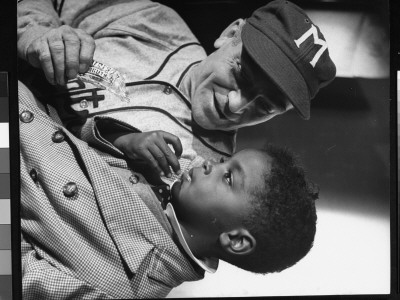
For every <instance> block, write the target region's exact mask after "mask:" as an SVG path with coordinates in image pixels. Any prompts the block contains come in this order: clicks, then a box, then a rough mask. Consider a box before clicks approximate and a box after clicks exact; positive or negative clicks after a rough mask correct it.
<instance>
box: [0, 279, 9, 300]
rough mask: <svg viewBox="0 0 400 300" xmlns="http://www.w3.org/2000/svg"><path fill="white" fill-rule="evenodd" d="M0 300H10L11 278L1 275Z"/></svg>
mask: <svg viewBox="0 0 400 300" xmlns="http://www.w3.org/2000/svg"><path fill="white" fill-rule="evenodd" d="M0 299H1V300H12V276H11V275H1V276H0Z"/></svg>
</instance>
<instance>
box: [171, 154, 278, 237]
mask: <svg viewBox="0 0 400 300" xmlns="http://www.w3.org/2000/svg"><path fill="white" fill-rule="evenodd" d="M271 161H272V159H271V158H270V157H269V156H268V155H267V154H266V153H264V152H262V151H259V150H243V151H240V152H238V153H236V154H235V155H234V156H232V158H230V159H229V160H226V161H225V162H220V163H216V162H210V161H206V162H205V163H204V164H203V166H202V167H197V168H193V169H191V170H190V171H189V172H188V173H184V174H183V175H182V179H181V181H178V182H176V183H175V184H174V185H173V187H172V201H171V203H172V205H173V206H174V210H175V212H176V215H177V217H178V220H179V222H180V223H182V224H186V225H189V226H190V227H191V228H194V229H196V231H199V232H204V233H207V234H213V233H217V234H219V233H221V232H223V231H227V230H231V229H234V228H236V227H238V226H240V224H241V221H242V220H243V218H245V217H246V216H247V214H248V213H249V211H250V209H251V207H252V206H251V203H250V199H251V194H250V193H251V192H252V191H253V190H254V189H255V188H256V187H262V186H263V185H264V176H263V175H264V174H265V173H267V172H270V169H271Z"/></svg>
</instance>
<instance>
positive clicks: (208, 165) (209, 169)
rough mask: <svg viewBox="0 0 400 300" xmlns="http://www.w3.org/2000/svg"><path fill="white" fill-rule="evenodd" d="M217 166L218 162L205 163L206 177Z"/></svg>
mask: <svg viewBox="0 0 400 300" xmlns="http://www.w3.org/2000/svg"><path fill="white" fill-rule="evenodd" d="M215 164H216V162H215V161H213V160H205V161H204V163H203V169H204V175H208V174H210V173H211V172H212V169H213V168H214V165H215Z"/></svg>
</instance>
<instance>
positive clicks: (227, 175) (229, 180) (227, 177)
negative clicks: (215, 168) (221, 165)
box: [224, 171, 232, 186]
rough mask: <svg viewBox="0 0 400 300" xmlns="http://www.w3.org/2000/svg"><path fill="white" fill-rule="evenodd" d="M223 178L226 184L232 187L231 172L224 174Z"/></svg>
mask: <svg viewBox="0 0 400 300" xmlns="http://www.w3.org/2000/svg"><path fill="white" fill-rule="evenodd" d="M224 178H225V180H226V182H227V183H228V184H229V185H230V186H232V172H231V171H228V172H226V173H225V174H224Z"/></svg>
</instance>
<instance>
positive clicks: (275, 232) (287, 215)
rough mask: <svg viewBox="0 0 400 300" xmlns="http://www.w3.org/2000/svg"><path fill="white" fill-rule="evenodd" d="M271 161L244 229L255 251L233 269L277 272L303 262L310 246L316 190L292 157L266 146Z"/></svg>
mask: <svg viewBox="0 0 400 300" xmlns="http://www.w3.org/2000/svg"><path fill="white" fill-rule="evenodd" d="M263 150H264V151H265V152H266V153H267V154H268V155H269V156H270V157H271V158H272V159H273V162H272V169H271V172H270V173H268V174H265V175H264V180H265V181H264V182H265V185H264V187H262V188H257V190H255V191H253V197H252V199H251V201H252V204H253V209H252V212H251V213H250V215H248V216H247V218H246V219H245V220H244V222H243V225H244V226H245V227H246V228H247V230H249V232H250V233H251V234H252V235H253V236H254V238H255V239H256V241H257V245H256V249H255V251H254V252H253V253H252V254H250V255H249V256H246V257H241V259H239V260H238V262H232V263H233V264H235V265H236V266H238V267H240V268H242V269H245V270H248V271H252V272H256V273H272V272H280V271H282V270H284V269H286V268H288V267H290V266H292V265H294V264H295V263H296V262H298V261H299V260H300V259H302V258H303V257H304V256H305V255H306V254H307V253H308V252H309V250H310V249H311V247H312V246H313V241H314V236H315V231H316V221H317V215H316V210H315V203H314V202H315V200H316V199H317V198H318V191H316V190H317V187H316V186H315V185H314V184H313V183H311V182H310V181H308V180H307V179H306V178H305V172H304V170H303V168H302V167H301V166H300V165H299V163H298V161H297V159H296V158H295V157H294V155H293V154H292V153H291V152H290V151H289V150H288V149H284V148H280V147H277V146H273V145H270V144H267V145H266V146H265V148H264V149H263Z"/></svg>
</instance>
